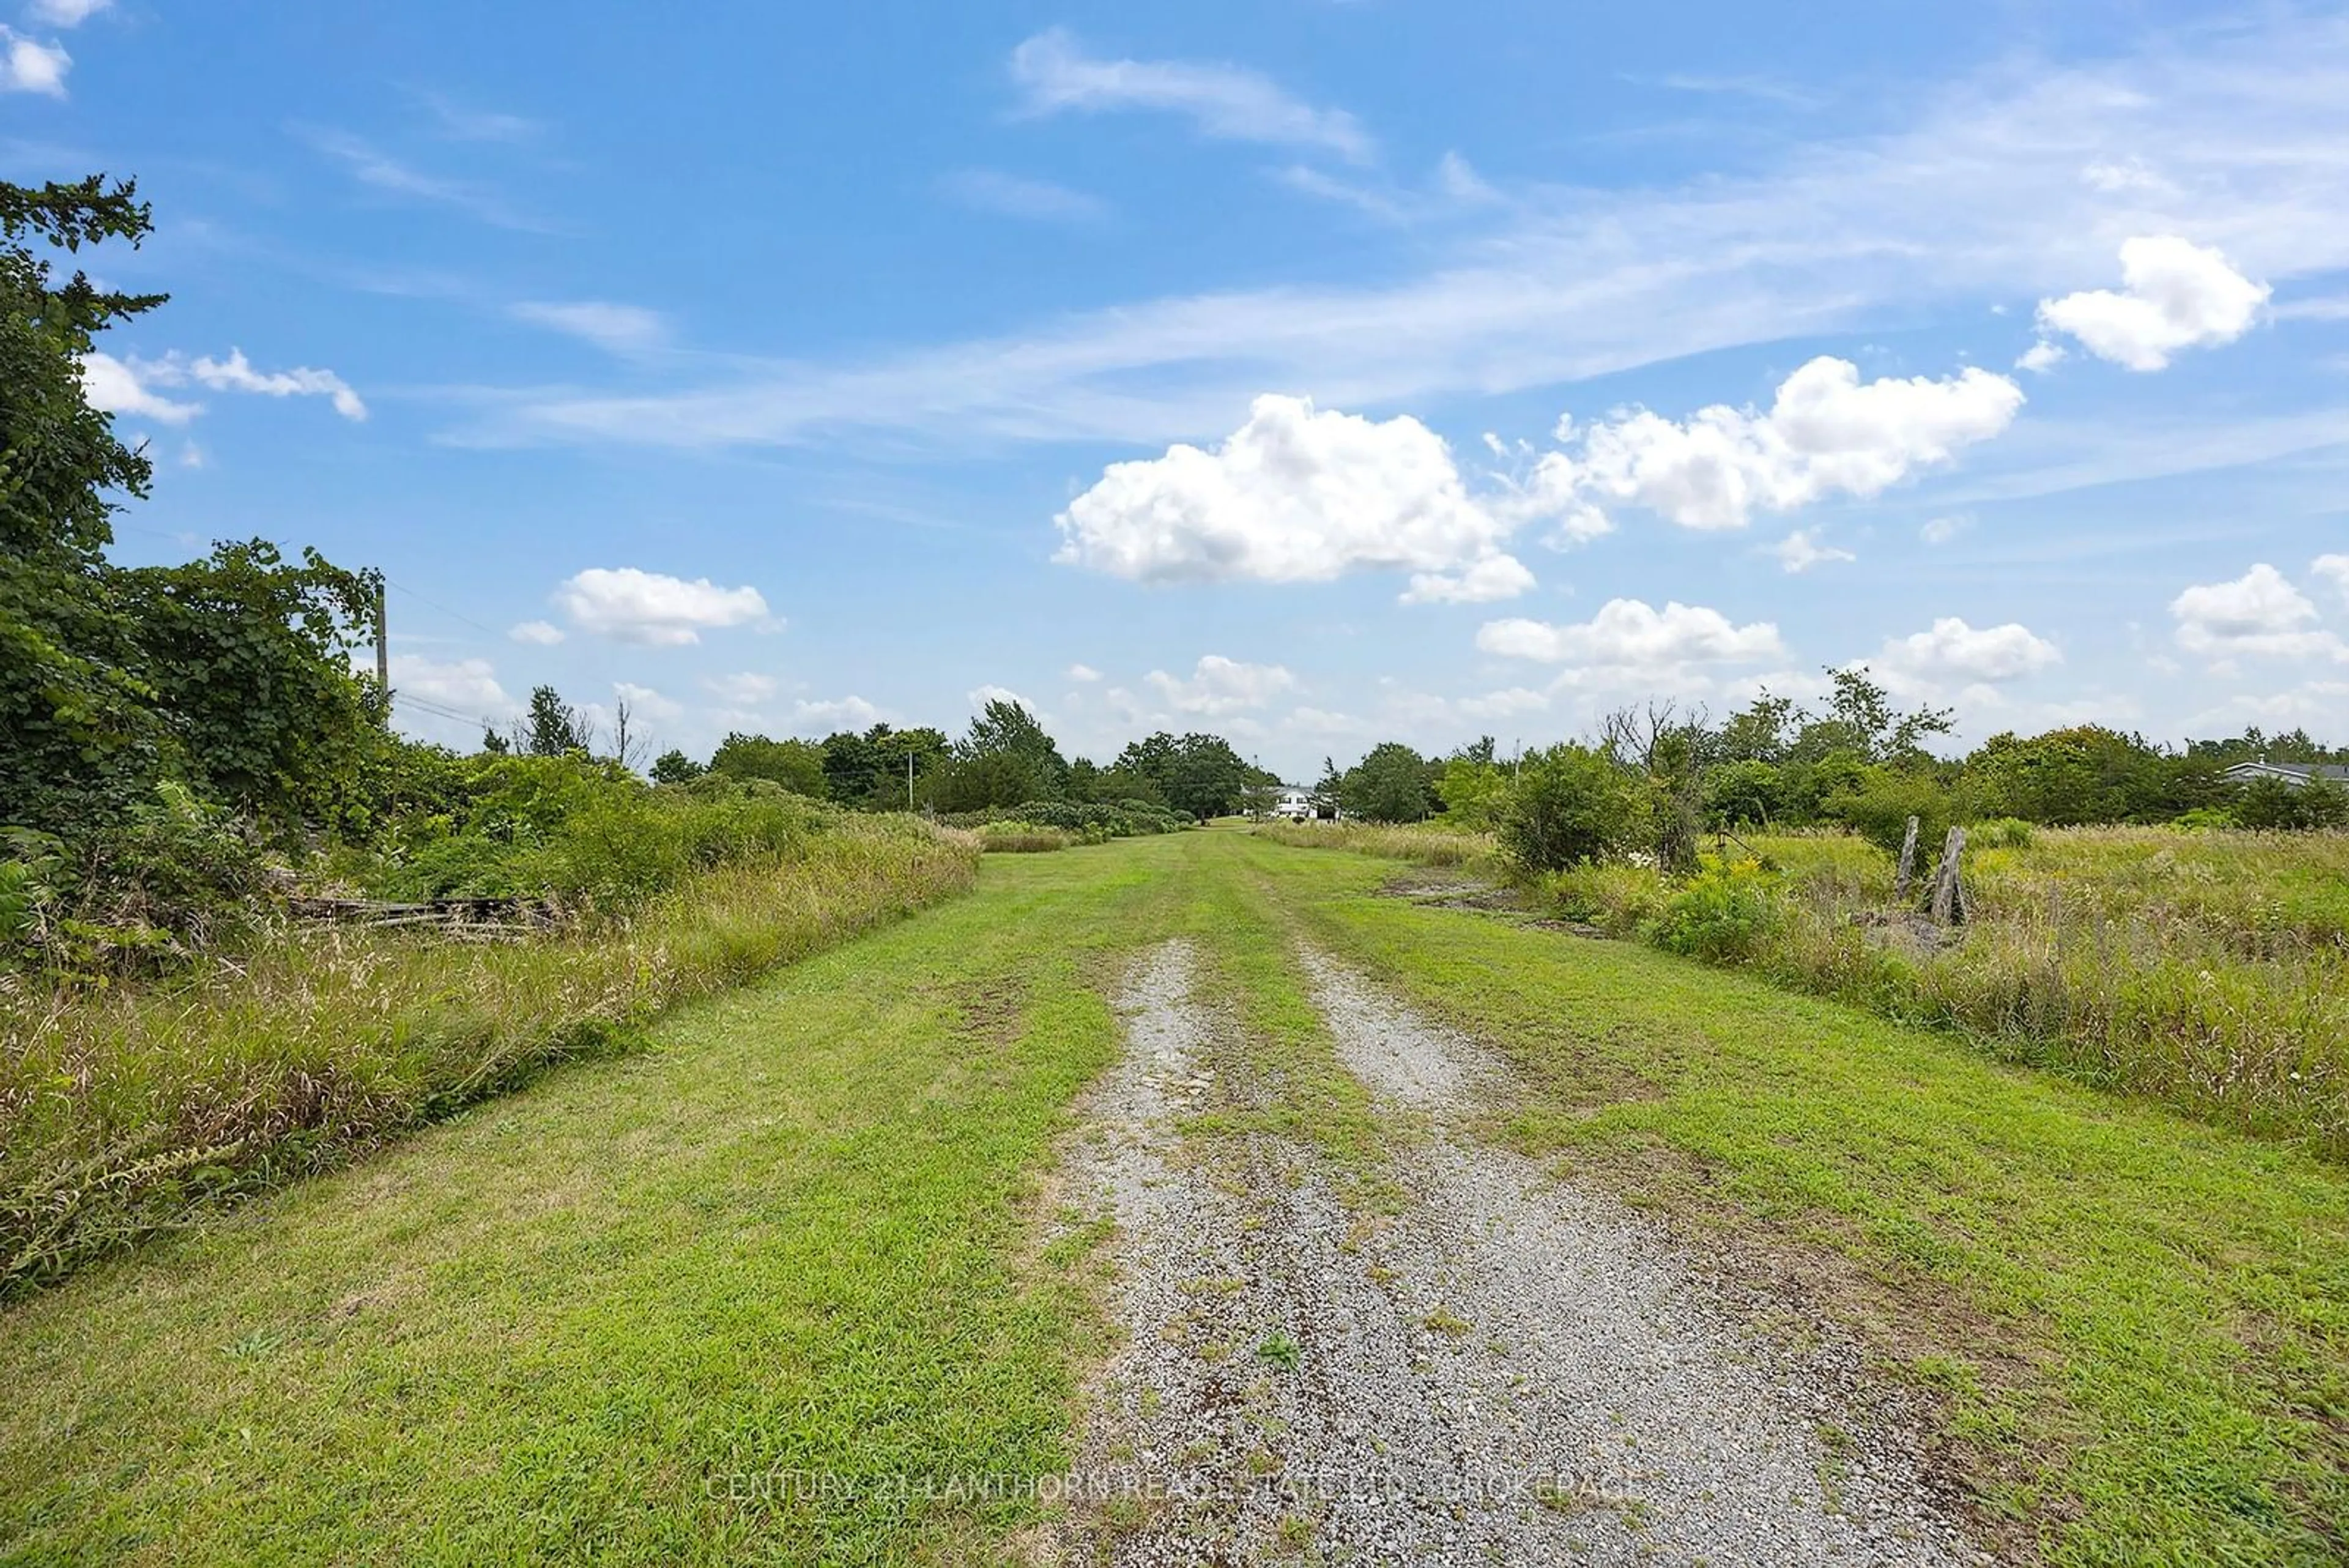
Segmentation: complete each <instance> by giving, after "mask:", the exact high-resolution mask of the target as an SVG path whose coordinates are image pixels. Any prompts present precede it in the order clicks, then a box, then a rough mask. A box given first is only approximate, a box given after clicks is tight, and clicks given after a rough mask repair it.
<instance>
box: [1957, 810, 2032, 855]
mask: <svg viewBox="0 0 2349 1568" xmlns="http://www.w3.org/2000/svg"><path fill="white" fill-rule="evenodd" d="M2032 832H2033V827H2032V825H2031V824H2030V823H2027V822H2025V821H2023V818H2021V817H2019V816H2000V817H1993V818H1992V819H1991V820H1990V821H1988V822H1985V823H1982V824H1979V825H1978V826H1973V827H1970V828H1968V829H1966V840H1967V842H1968V843H1969V844H1971V845H1973V846H1976V847H1978V848H1982V849H2028V848H2030V847H2031V835H2032Z"/></svg>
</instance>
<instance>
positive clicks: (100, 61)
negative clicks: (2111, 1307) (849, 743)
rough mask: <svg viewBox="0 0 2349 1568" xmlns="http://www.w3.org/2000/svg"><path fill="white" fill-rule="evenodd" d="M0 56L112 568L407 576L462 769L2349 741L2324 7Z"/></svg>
mask: <svg viewBox="0 0 2349 1568" xmlns="http://www.w3.org/2000/svg"><path fill="white" fill-rule="evenodd" d="M8 4H9V5H13V6H14V7H15V9H14V10H13V12H8V11H0V16H6V17H7V20H6V21H5V28H6V31H5V35H0V88H5V90H0V173H5V177H7V178H9V179H13V180H16V181H20V182H21V181H28V180H38V179H45V178H64V177H69V176H77V175H79V174H82V173H86V172H88V171H92V170H97V169H104V170H107V171H111V172H115V173H130V174H136V175H137V176H138V177H139V180H140V189H141V192H142V193H143V194H145V195H147V196H149V197H150V198H151V199H152V200H153V202H154V203H155V208H156V217H157V225H158V232H157V234H156V236H155V238H154V239H153V240H152V241H151V242H150V244H148V246H147V247H146V248H145V249H144V250H143V251H141V252H140V253H138V254H135V255H131V254H105V253H101V254H100V255H99V258H98V262H97V263H96V264H95V265H96V266H97V268H98V271H99V272H100V274H101V275H103V276H104V277H105V279H106V280H107V281H109V282H114V283H119V284H121V285H123V286H136V287H160V288H166V289H169V290H170V291H171V293H172V295H173V296H174V297H173V300H172V303H171V305H170V306H167V307H166V308H165V309H163V310H161V311H160V312H157V313H156V314H154V315H152V316H150V317H146V318H144V319H143V320H142V321H140V323H138V324H137V325H136V326H134V327H131V328H129V329H128V330H126V331H124V332H122V333H119V334H118V335H117V337H118V338H119V341H114V342H110V343H109V344H108V345H107V352H106V355H105V357H104V358H103V360H102V362H97V363H93V365H92V366H91V367H90V368H89V372H88V374H89V382H90V386H91V388H92V390H93V394H94V395H95V396H97V397H98V398H99V399H100V400H103V401H105V402H107V403H108V404H109V406H112V407H114V408H115V409H116V410H117V417H118V421H119V425H120V427H121V428H122V429H123V430H125V431H128V432H130V433H134V434H137V435H140V436H143V437H145V438H146V439H148V440H149V441H150V445H151V450H152V452H153V453H154V455H155V457H156V459H157V469H158V472H157V480H156V484H155V494H154V497H153V499H152V500H151V501H150V503H148V504H143V505H140V506H138V507H136V508H134V509H133V511H132V512H130V513H129V514H128V515H127V516H126V517H125V519H124V523H123V530H122V533H121V535H120V541H119V549H118V551H117V554H118V556H119V558H121V559H123V560H126V561H132V562H138V561H147V560H160V559H171V558H181V557H183V556H186V555H187V554H189V553H190V552H191V549H192V548H195V547H200V546H201V545H202V542H203V541H205V540H207V539H210V538H212V537H216V536H248V535H255V534H258V535H267V536H270V537H273V538H276V539H279V540H282V541H285V542H286V543H288V544H289V545H305V544H314V545H317V546H318V547H319V548H320V549H322V550H324V551H325V552H326V554H327V555H328V556H330V557H331V558H333V559H335V560H336V561H338V562H342V563H345V564H347V565H353V566H361V565H369V566H381V567H383V568H384V569H385V570H386V571H387V573H388V576H389V577H390V580H391V582H392V583H393V585H394V587H393V589H392V591H391V614H392V620H393V633H392V649H391V651H392V656H393V664H394V677H395V685H396V686H397V687H398V689H399V691H400V693H401V695H402V698H403V704H402V708H401V721H402V723H403V725H404V726H405V727H406V728H408V729H409V730H410V731H411V732H415V733H418V734H421V735H426V736H429V737H433V738H438V739H446V740H452V741H470V739H471V736H472V733H473V726H471V725H470V724H468V723H466V722H462V721H460V720H457V719H451V718H449V717H447V716H446V715H449V714H459V715H466V716H471V717H479V718H485V719H492V720H495V719H502V718H504V717H506V716H507V715H509V714H510V713H511V712H512V711H513V708H514V706H515V704H516V703H517V701H519V700H520V699H521V698H523V696H524V695H525V694H526V693H527V691H528V690H529V688H530V687H531V686H532V685H533V684H534V683H536V682H539V681H542V680H545V681H552V682H554V683H555V684H556V685H558V686H559V687H561V688H562V689H563V690H564V692H565V693H566V694H568V695H570V696H572V697H574V699H577V700H582V701H589V702H592V703H595V704H597V705H599V706H600V707H602V708H604V709H606V710H608V709H609V708H610V707H611V706H612V705H613V703H614V702H615V701H616V698H617V697H619V696H621V695H624V694H625V695H628V696H630V697H631V699H632V701H633V704H634V707H635V709H636V715H637V723H638V727H639V728H640V729H641V730H648V731H649V732H651V733H652V735H653V737H654V740H655V743H656V744H657V745H661V746H666V745H668V744H677V745H681V746H683V747H685V748H686V749H687V750H688V751H693V752H698V753H706V752H707V750H708V749H709V746H710V745H711V744H713V743H714V742H716V740H717V739H718V738H719V736H720V735H722V734H723V733H724V732H726V731H727V730H729V729H730V728H738V727H739V728H745V729H759V730H764V731H766V732H771V733H782V732H798V733H809V734H819V735H820V734H822V733H823V732H825V731H827V730H830V729H833V728H836V727H839V726H841V725H843V724H848V723H856V724H862V723H864V722H870V721H871V720H873V719H874V718H885V719H888V720H890V721H892V722H929V723H936V724H939V725H941V726H942V727H945V728H947V729H949V730H959V729H960V727H961V725H962V722H963V721H964V719H965V717H966V715H967V714H968V712H969V711H970V709H971V707H972V704H973V702H974V701H977V700H978V694H980V693H984V692H987V691H1010V692H1016V693H1018V694H1019V695H1021V696H1022V697H1024V698H1025V699H1027V700H1028V701H1030V703H1031V704H1032V705H1033V706H1035V707H1037V708H1038V709H1039V710H1040V711H1042V712H1043V713H1044V714H1045V715H1046V717H1047V719H1048V722H1050V723H1051V725H1052V726H1053V728H1054V729H1055V732H1057V733H1059V734H1060V735H1061V738H1062V740H1063V742H1064V745H1065V747H1066V748H1067V749H1068V750H1070V751H1071V753H1091V754H1093V755H1095V756H1105V755H1107V754H1108V753H1112V752H1114V750H1115V749H1116V748H1117V746H1118V745H1119V744H1121V743H1122V742H1123V741H1124V740H1126V739H1129V738H1131V737H1133V735H1136V734H1138V733H1142V732H1146V731H1148V730H1151V729H1155V728H1160V727H1167V728H1174V729H1178V730H1180V729H1188V728H1209V729H1216V730H1220V731H1222V732H1226V733H1227V734H1230V735H1231V736H1232V737H1233V738H1234V740H1235V741H1236V742H1237V743H1238V744H1239V745H1240V747H1241V749H1242V750H1243V751H1244V752H1250V753H1255V754H1257V755H1258V756H1259V757H1261V758H1262V760H1263V761H1264V762H1265V763H1268V765H1271V766H1274V767H1276V768H1278V769H1280V770H1281V771H1283V772H1284V773H1287V774H1289V775H1291V776H1305V775H1308V774H1310V773H1312V772H1313V771H1314V770H1315V768H1316V767H1317V766H1318V763H1319V758H1320V757H1321V756H1322V755H1323V754H1324V753H1336V754H1338V755H1339V756H1340V758H1344V757H1346V756H1348V755H1350V754H1355V753H1360V752H1361V750H1363V749H1365V748H1366V747H1367V746H1368V745H1369V744H1371V743H1372V742H1377V741H1379V740H1382V739H1389V738H1397V739H1403V740H1407V741H1411V742H1414V743H1416V744H1419V745H1421V746H1423V747H1424V748H1430V749H1434V748H1444V747H1449V746H1450V745H1453V744H1455V743H1457V742H1461V741H1463V740H1465V739H1468V738H1471V737H1473V736H1475V734H1477V733H1480V732H1489V733H1495V734H1496V735H1498V736H1499V737H1500V738H1501V741H1502V743H1503V745H1504V747H1505V748H1506V747H1507V746H1510V745H1512V744H1514V743H1515V742H1517V741H1518V740H1523V741H1524V742H1526V743H1535V742H1544V741H1547V740H1550V739H1555V738H1558V737H1561V736H1565V735H1568V734H1572V733H1575V732H1579V731H1581V730H1582V729H1584V728H1585V727H1586V726H1587V725H1588V723H1589V722H1590V720H1591V718H1592V717H1593V715H1594V714H1595V713H1597V712H1599V711H1603V710H1604V709H1605V708H1607V707H1609V706H1612V705H1614V704H1616V703H1618V702H1620V701H1626V700H1632V699H1643V698H1646V697H1649V696H1651V695H1653V696H1670V697H1674V698H1677V699H1681V700H1683V701H1692V702H1698V703H1703V704H1707V705H1709V706H1710V707H1711V708H1712V709H1713V711H1715V712H1721V711H1726V710H1727V709H1728V708H1730V707H1732V706H1734V705H1736V704H1737V703H1739V702H1741V701H1744V699H1745V698H1747V697H1748V696H1750V695H1751V693H1752V692H1753V691H1754V690H1756V689H1757V688H1758V687H1760V686H1762V685H1764V684H1766V685H1769V686H1771V687H1773V688H1774V689H1776V690H1779V691H1788V692H1791V693H1794V694H1796V695H1802V694H1806V693H1807V692H1809V691H1814V690H1816V688H1817V686H1818V685H1819V684H1820V682H1821V680H1822V679H1823V678H1822V676H1821V673H1820V672H1821V670H1822V668H1823V667H1825V666H1828V665H1843V664H1847V663H1850V662H1853V661H1859V660H1865V661H1867V662H1868V663H1869V664H1870V666H1871V667H1872V668H1874V669H1875V670H1877V671H1878V673H1879V674H1880V675H1882V676H1883V677H1884V678H1885V679H1886V680H1888V681H1889V682H1890V683H1891V684H1893V685H1894V686H1895V688H1896V690H1898V691H1901V692H1902V693H1903V694H1905V695H1907V696H1909V697H1910V698H1911V699H1912V700H1915V701H1935V702H1946V703H1953V704H1955V705H1956V707H1957V708H1958V710H1959V714H1960V720H1961V734H1963V735H1966V736H1968V737H1971V738H1974V739H1979V738H1981V737H1982V736H1985V735H1987V734H1990V733H1992V732H1995V731H1998V730H2001V729H2008V728H2015V729H2022V730H2026V731H2028V730H2032V729H2036V728H2044V727H2047V726H2049V725H2053V724H2057V723H2064V722H2076V721H2079V720H2083V719H2096V720H2101V721H2103V722H2109V723H2114V724H2116V725H2120V726H2123V727H2128V728H2141V729H2143V730H2144V731H2146V732H2148V733H2150V734H2153V735H2155V736H2158V737H2163V738H2171V739H2175V738H2179V737H2182V736H2184V735H2186V734H2189V733H2196V734H2204V733H2212V732H2235V731H2239V730H2240V728H2241V727H2242V726H2243V725H2244V724H2246V723H2259V724H2262V725H2264V726H2267V727H2269V728H2271V729H2272V728H2277V727H2285V726H2289V725H2291V724H2294V723H2304V724H2307V725H2308V726H2310V727H2311V728H2312V729H2314V730H2316V731H2317V732H2320V733H2323V734H2326V735H2329V736H2330V737H2331V738H2333V740H2335V741H2344V740H2349V499H2344V497H2349V490H2344V483H2343V482H2344V474H2349V156H2344V153H2343V151H2342V150H2343V147H2344V135H2349V110H2344V109H2343V107H2342V106H2343V105H2344V104H2349V20H2344V15H2343V14H2342V13H2341V12H2339V11H2336V10H2329V9H2324V8H2317V7H2311V8H2305V9H2302V8H2297V7H2284V6H2277V7H2241V6H2235V7H2228V8H2225V9H2223V10H2221V9H2219V8H2212V7H2201V6H2187V5H2161V4H2144V3H2140V4H2128V5H2120V4H2110V5H2104V4H2079V5H2067V6H2064V7H2048V6H2022V5H1979V4H1977V5H1966V6H1956V5H1950V6H1933V5H1915V6H1883V5H1870V6H1862V5H1814V6H1809V7H1806V8H1804V10H1803V11H1802V12H1801V14H1800V18H1799V21H1798V22H1797V21H1791V20H1789V18H1788V16H1787V15H1786V14H1785V11H1784V9H1783V8H1769V7H1754V6H1750V5H1671V4H1661V5H1646V6H1639V7H1625V8H1622V9H1620V10H1619V11H1614V12H1594V11H1592V10H1591V9H1590V8H1588V7H1560V6H1554V5H1507V6H1475V5H1458V4H1454V5H1442V6H1437V5H1420V4H1408V3H1404V0H1359V3H1356V4H1329V3H1326V0H1267V3H1263V4H1257V5H1205V4H1203V5H1188V6H1183V7H1173V8H1160V9H1158V10H1156V11H1154V12H1152V13H1150V14H1147V15H1145V14H1143V12H1141V11H1139V10H1137V9H1136V8H1133V7H1130V6H1085V5H1054V6H1049V7H1047V6H1040V5H968V6H953V7H942V6H937V5H918V6H916V5H902V4H867V5H860V6H856V7H850V8H846V9H842V8H836V7H835V8H812V7H804V6H797V7H779V6H769V5H706V6H701V7H696V8H695V9H694V12H693V16H692V18H691V21H690V23H689V24H686V23H682V22H680V21H678V20H677V19H676V17H675V16H673V15H669V14H664V13H660V12H658V11H657V10H655V9H653V8H647V7H643V6H635V5H608V4H606V5H595V4H588V5H578V4H574V5H564V6H561V7H555V6H551V5H528V4H512V5H498V6H480V5H461V6H460V5H443V4H435V3H430V0H409V3H405V4H401V5H367V4H343V5H335V6H331V7H320V6H307V5H292V4H276V5H269V4H234V3H229V0H220V3H215V4H212V5H205V6H202V7H193V6H174V5H160V4H154V3H150V0H112V3H111V4H103V3H99V4H93V3H92V0H8ZM2053 11H2060V12H2061V13H2062V15H2061V16H2060V17H2057V18H2054V19H2051V17H2050V16H2048V15H2046V13H2049V12H2053Z"/></svg>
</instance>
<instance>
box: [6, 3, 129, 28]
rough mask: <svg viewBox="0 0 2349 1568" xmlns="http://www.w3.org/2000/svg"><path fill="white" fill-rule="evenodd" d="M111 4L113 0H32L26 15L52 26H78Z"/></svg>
mask: <svg viewBox="0 0 2349 1568" xmlns="http://www.w3.org/2000/svg"><path fill="white" fill-rule="evenodd" d="M113 4H114V0H33V4H32V5H31V6H30V7H29V8H28V9H27V11H26V15H27V16H31V17H32V19H33V20H34V21H36V22H47V24H48V25H49V26H52V27H78V26H81V25H82V24H83V23H84V22H87V21H88V20H89V19H90V18H91V17H92V16H97V15H98V13H99V12H100V11H103V10H105V9H107V8H108V7H109V6H110V5H113Z"/></svg>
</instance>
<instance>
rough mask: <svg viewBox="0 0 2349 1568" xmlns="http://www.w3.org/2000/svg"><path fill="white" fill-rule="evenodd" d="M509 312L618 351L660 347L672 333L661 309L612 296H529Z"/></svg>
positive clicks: (536, 323) (630, 351)
mask: <svg viewBox="0 0 2349 1568" xmlns="http://www.w3.org/2000/svg"><path fill="white" fill-rule="evenodd" d="M507 313H508V314H509V315H511V316H512V317H513V318H514V319H515V320H517V321H526V322H528V323H529V324H530V325H532V326H533V327H545V328H547V329H548V330H549V331H553V332H560V333H563V334H564V335H565V336H567V337H576V338H578V339H580V340H581V341H582V342H585V343H592V344H594V345H595V347H596V348H602V349H605V350H607V351H609V352H611V353H615V354H628V353H636V352H638V351H640V350H643V349H646V348H658V347H659V346H660V345H661V343H662V341H663V340H664V339H666V338H667V337H668V323H667V320H666V319H665V318H663V317H662V316H661V314H660V312H659V311H657V310H647V309H646V308H645V307H644V306H640V305H616V304H614V303H613V302H612V301H610V300H608V299H572V300H547V299H526V300H523V301H521V302H519V303H518V304H515V305H512V306H507Z"/></svg>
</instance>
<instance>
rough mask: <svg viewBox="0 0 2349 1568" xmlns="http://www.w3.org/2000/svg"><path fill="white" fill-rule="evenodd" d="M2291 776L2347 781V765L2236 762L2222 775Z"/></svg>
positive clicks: (2252, 776)
mask: <svg viewBox="0 0 2349 1568" xmlns="http://www.w3.org/2000/svg"><path fill="white" fill-rule="evenodd" d="M2239 775H2240V777H2243V778H2291V779H2299V780H2302V782H2305V781H2307V780H2309V779H2331V780H2335V781H2338V782H2342V783H2349V766H2344V764H2342V763H2271V762H2266V761H2260V762H2244V763H2235V764H2234V765H2233V766H2232V767H2230V768H2229V769H2227V770H2226V772H2225V774H2223V775H2222V776H2224V777H2227V778H2234V777H2237V776H2239Z"/></svg>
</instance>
